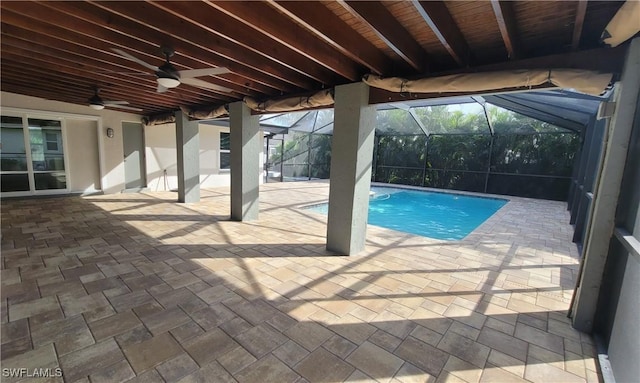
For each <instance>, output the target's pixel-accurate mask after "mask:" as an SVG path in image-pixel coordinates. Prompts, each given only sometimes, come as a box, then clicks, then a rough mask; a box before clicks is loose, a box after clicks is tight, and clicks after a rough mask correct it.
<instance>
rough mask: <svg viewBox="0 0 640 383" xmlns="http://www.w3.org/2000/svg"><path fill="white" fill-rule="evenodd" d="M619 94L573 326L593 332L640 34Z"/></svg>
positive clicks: (633, 98)
mask: <svg viewBox="0 0 640 383" xmlns="http://www.w3.org/2000/svg"><path fill="white" fill-rule="evenodd" d="M618 86H619V88H618V92H617V94H616V97H615V102H616V106H615V112H614V114H613V117H612V119H611V122H610V124H609V132H608V137H607V138H606V139H607V145H606V148H605V152H604V162H603V165H602V168H601V170H600V174H599V178H598V180H597V182H596V186H595V191H596V192H595V193H594V201H593V207H592V209H591V212H590V218H589V221H588V226H587V230H586V236H585V240H584V251H583V259H582V265H581V271H582V272H581V274H580V280H579V282H578V283H579V286H578V288H577V289H576V292H575V295H574V302H573V306H572V307H571V310H572V316H573V326H574V327H575V328H576V329H578V330H580V331H584V332H591V330H592V329H593V320H594V316H595V314H596V309H597V304H598V296H599V293H600V286H601V285H602V273H603V271H604V267H605V264H606V261H607V255H608V253H609V242H610V240H611V237H612V235H613V229H614V223H615V222H614V220H615V214H616V206H617V204H618V197H619V195H620V184H621V182H622V175H623V173H624V168H625V163H626V160H627V149H628V147H629V139H630V136H631V130H632V127H633V120H634V116H635V112H636V106H637V103H638V97H639V95H638V93H639V89H640V38H636V39H634V40H633V41H632V42H631V45H630V46H629V51H628V52H627V58H626V60H625V63H624V69H623V71H622V78H621V80H620V84H619V85H618Z"/></svg>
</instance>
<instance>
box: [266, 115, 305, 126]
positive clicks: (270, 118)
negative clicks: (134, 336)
mask: <svg viewBox="0 0 640 383" xmlns="http://www.w3.org/2000/svg"><path fill="white" fill-rule="evenodd" d="M308 113H309V112H308V111H302V112H291V113H279V114H265V115H263V116H261V117H260V125H274V126H280V127H283V128H289V127H290V126H292V125H294V124H295V123H296V122H298V121H299V120H300V119H302V118H303V117H304V116H305V115H306V114H308Z"/></svg>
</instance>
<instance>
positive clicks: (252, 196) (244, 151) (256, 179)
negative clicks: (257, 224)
mask: <svg viewBox="0 0 640 383" xmlns="http://www.w3.org/2000/svg"><path fill="white" fill-rule="evenodd" d="M258 119H259V118H258V116H252V115H251V110H250V109H249V107H247V105H246V104H245V103H243V102H234V103H233V104H230V105H229V123H230V128H229V130H230V132H231V219H232V220H234V221H249V220H254V219H258V209H259V206H258V195H259V183H260V174H259V172H258V167H257V164H258V163H259V162H260V150H261V145H262V143H261V141H260V124H259V122H258Z"/></svg>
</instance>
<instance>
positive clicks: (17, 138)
mask: <svg viewBox="0 0 640 383" xmlns="http://www.w3.org/2000/svg"><path fill="white" fill-rule="evenodd" d="M0 123H1V124H0V126H1V132H0V134H1V136H0V140H1V146H0V163H1V164H0V165H1V166H0V178H1V185H2V186H1V188H2V194H3V195H28V194H47V193H52V192H60V191H66V190H67V173H66V167H65V159H64V157H65V156H64V153H65V152H64V142H63V134H62V122H61V121H60V120H57V119H49V118H32V117H28V116H27V115H21V116H18V115H16V116H1V117H0Z"/></svg>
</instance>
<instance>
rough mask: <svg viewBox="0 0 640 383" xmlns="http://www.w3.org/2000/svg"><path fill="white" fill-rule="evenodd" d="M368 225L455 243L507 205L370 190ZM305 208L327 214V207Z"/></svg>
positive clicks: (490, 200) (463, 197)
mask: <svg viewBox="0 0 640 383" xmlns="http://www.w3.org/2000/svg"><path fill="white" fill-rule="evenodd" d="M371 190H372V191H373V192H374V195H373V196H372V197H371V199H370V201H369V224H371V225H376V226H381V227H385V228H387V229H393V230H398V231H402V232H405V233H411V234H417V235H421V236H424V237H430V238H435V239H444V240H459V239H462V238H464V237H466V236H467V235H468V234H469V233H471V232H472V231H473V230H475V228H476V227H478V226H480V224H482V223H483V222H484V221H486V220H487V219H488V218H489V217H491V216H492V215H493V213H495V212H496V211H498V210H499V209H500V208H501V207H502V206H504V205H505V204H506V203H507V200H504V199H498V198H485V197H471V196H466V195H461V194H450V193H439V192H428V191H417V190H408V189H395V188H386V187H373V188H372V189H371ZM308 209H310V210H312V211H315V212H318V213H323V214H327V211H328V204H326V203H325V204H320V205H314V206H310V207H309V208H308Z"/></svg>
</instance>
